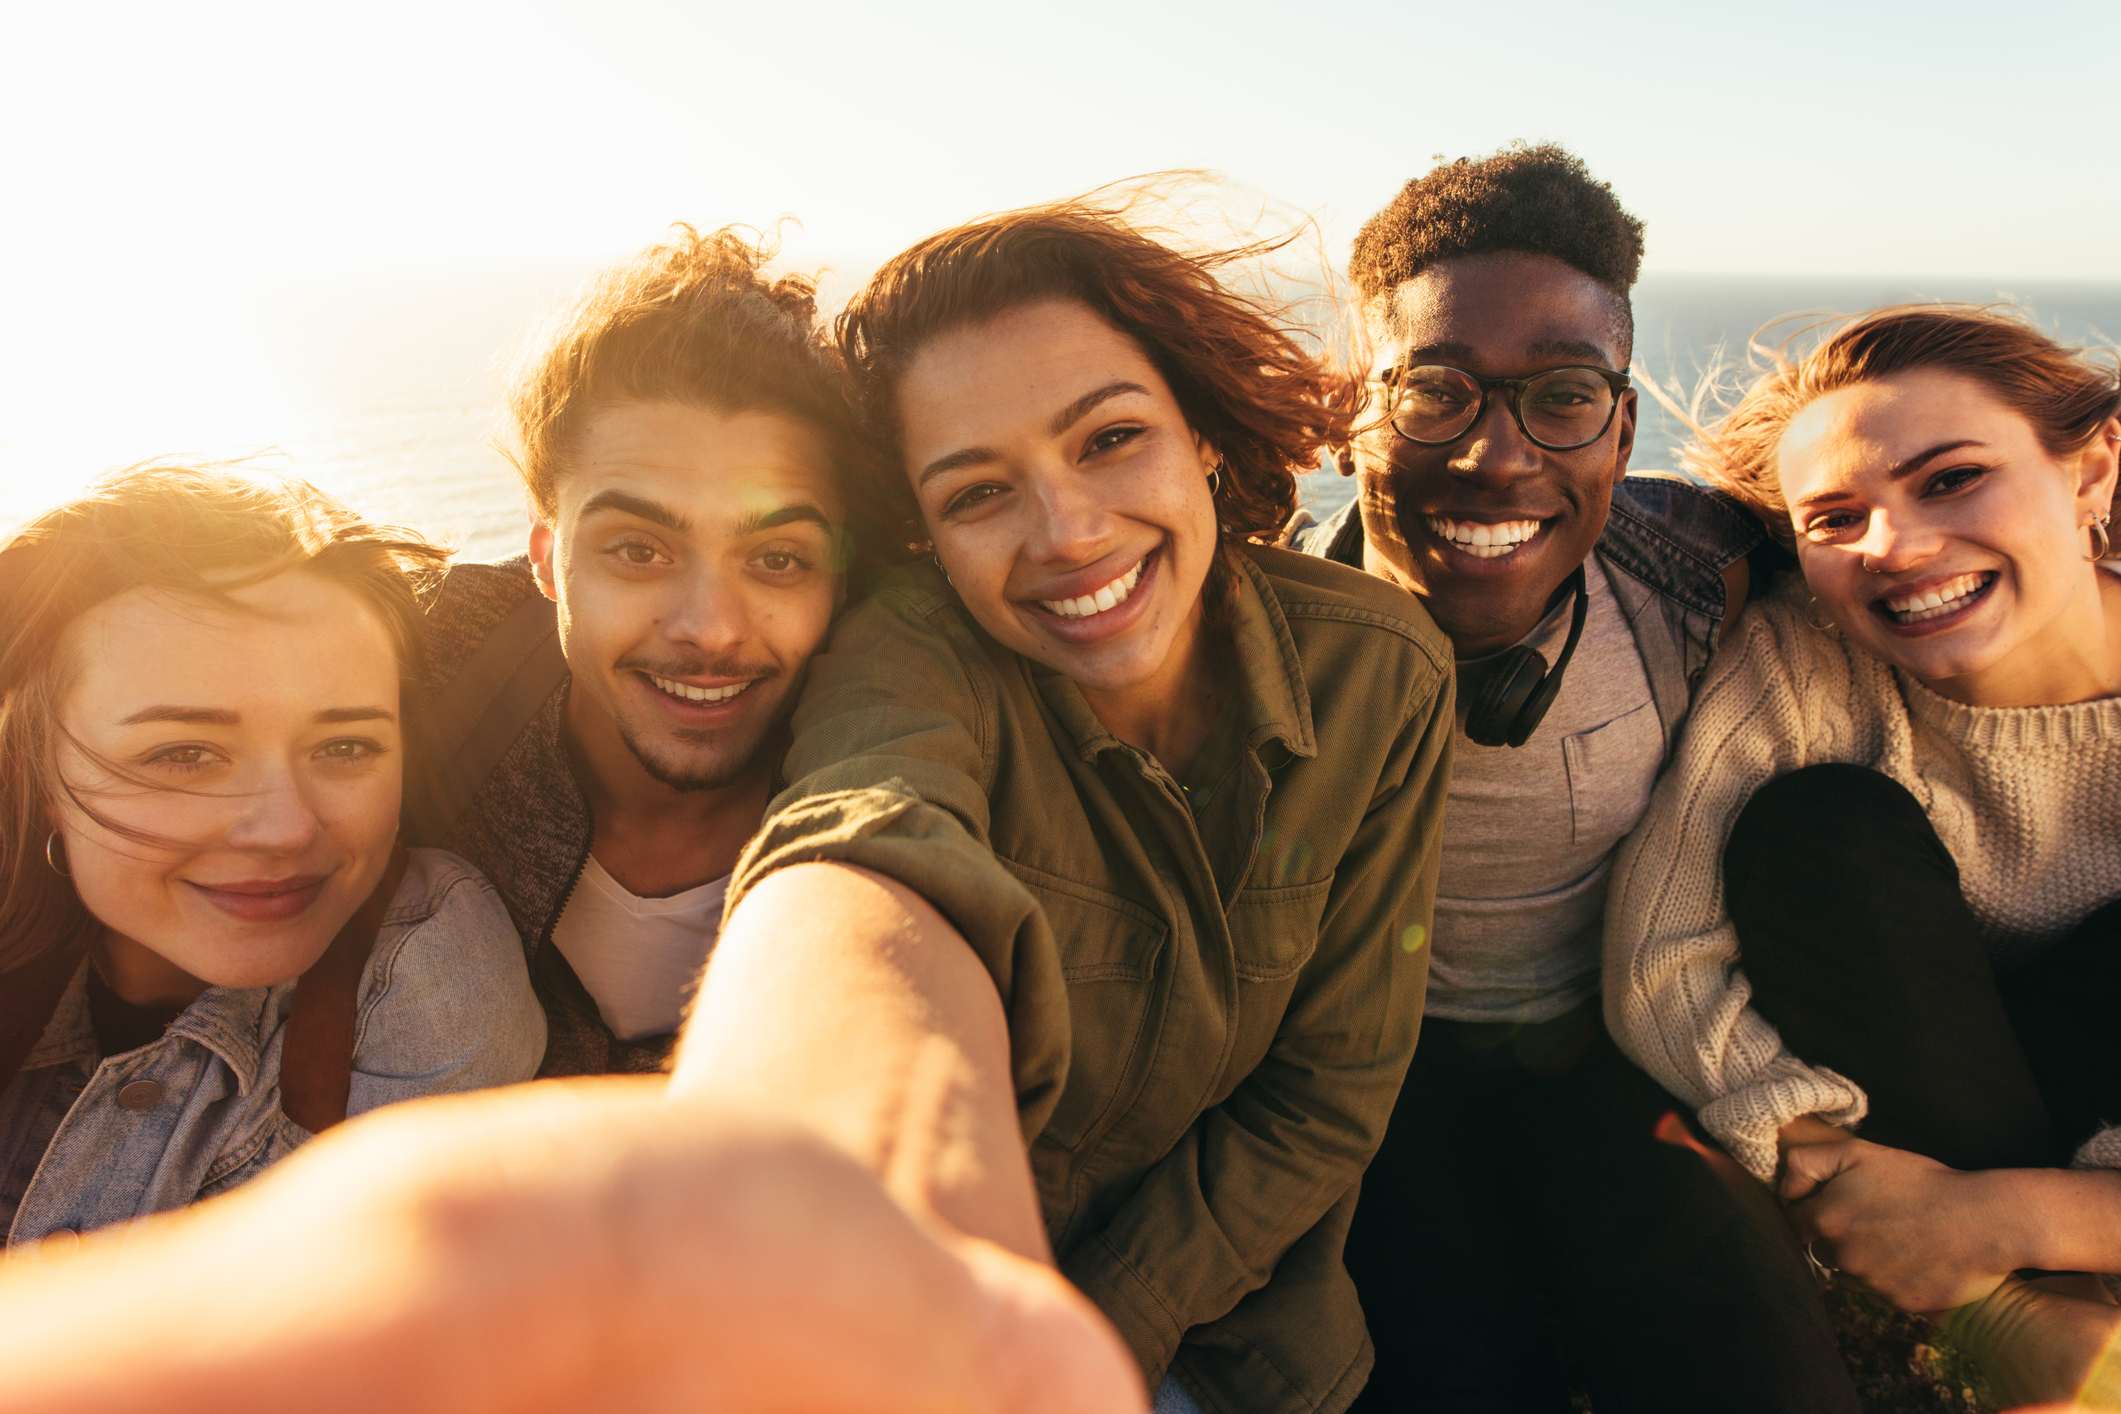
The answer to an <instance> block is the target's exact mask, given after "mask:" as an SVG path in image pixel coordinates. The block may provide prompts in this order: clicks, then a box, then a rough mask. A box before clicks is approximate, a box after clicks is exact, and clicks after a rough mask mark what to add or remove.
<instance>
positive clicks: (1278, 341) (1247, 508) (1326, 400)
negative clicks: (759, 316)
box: [837, 188, 1361, 585]
mask: <svg viewBox="0 0 2121 1414" xmlns="http://www.w3.org/2000/svg"><path fill="white" fill-rule="evenodd" d="M1135 204H1136V203H1135V202H1132V201H1130V200H1128V199H1126V198H1125V197H1124V196H1123V195H1113V194H1112V189H1109V188H1108V189H1103V190H1101V191H1099V192H1092V193H1090V194H1089V195H1088V196H1083V197H1078V198H1075V199H1073V200H1069V201H1057V202H1052V203H1050V204H1048V205H1044V206H1030V207H1025V208H1024V209H1022V210H1020V211H1008V212H1004V213H1002V214H1001V215H998V216H988V217H984V218H982V219H980V220H977V221H973V222H971V223H969V224H967V225H963V226H958V227H955V228H953V229H951V230H947V231H943V232H940V233H938V234H936V235H933V236H930V237H928V238H927V239H926V240H923V241H921V242H920V243H918V244H917V245H915V246H913V247H912V248H911V249H909V250H906V251H904V252H902V253H901V254H899V255H896V256H893V257H892V258H891V259H890V260H889V261H887V262H885V264H884V266H883V268H882V269H880V270H878V271H877V272H876V274H875V275H874V276H873V277H872V278H871V279H870V281H869V284H868V285H867V287H866V288H864V289H863V290H862V291H861V292H860V293H858V294H857V295H855V297H854V298H853V299H852V300H851V301H849V302H848V305H847V308H846V309H845V310H844V311H843V312H842V313H841V314H840V317H839V320H838V325H837V332H838V336H839V346H840V349H841V352H842V354H843V356H844V357H845V359H846V362H847V367H848V370H849V372H850V373H851V374H852V375H853V378H854V383H855V388H856V392H857V395H858V397H859V399H860V402H861V406H862V409H863V412H864V415H865V418H866V420H867V423H868V426H869V428H870V429H871V431H872V433H873V434H874V435H875V436H876V437H877V438H878V439H879V440H880V441H882V442H884V443H886V444H889V445H890V446H891V447H892V448H893V450H894V451H895V450H896V447H897V443H898V440H899V433H900V428H899V423H898V407H897V395H898V380H899V378H900V376H901V375H902V374H903V373H904V372H905V370H906V366H907V364H908V363H909V362H910V361H911V360H912V359H913V357H914V356H915V355H916V354H918V353H919V352H920V351H921V349H922V348H924V347H926V346H927V345H928V344H930V343H932V342H933V341H934V340H936V339H937V338H939V337H941V336H942V335H944V334H948V333H950V332H952V331H954V330H957V329H960V328H963V327H965V326H966V325H970V324H980V323H984V322H986V321H988V320H991V319H994V318H996V317H997V316H999V315H1002V314H1005V313H1007V312H1009V311H1010V310H1012V309H1017V308H1020V307H1022V306H1024V305H1028V304H1037V303H1040V302H1042V301H1047V300H1063V301H1070V302H1073V303H1076V304H1080V305H1084V306H1086V307H1087V308H1089V309H1090V310H1091V311H1092V312H1094V313H1096V314H1097V315H1098V316H1099V317H1100V318H1102V319H1104V320H1105V321H1106V322H1107V323H1108V324H1110V325H1111V326H1112V327H1113V328H1114V329H1117V330H1118V331H1119V332H1120V333H1122V334H1125V335H1126V336H1127V337H1128V338H1130V339H1132V340H1133V341H1134V342H1135V344H1136V345H1137V346H1138V347H1139V348H1140V349H1141V351H1142V352H1143V354H1145V355H1146V356H1147V357H1148V359H1149V361H1150V362H1151V363H1153V364H1154V365H1155V366H1156V369H1157V371H1158V372H1159V373H1161V374H1162V375H1163V377H1164V381H1165V382H1166V383H1168V384H1169V385H1170V387H1171V392H1172V394H1173V396H1175V397H1176V398H1177V400H1178V406H1179V409H1180V411H1182V412H1183V413H1184V414H1185V418H1186V422H1187V424H1188V425H1189V426H1190V427H1191V428H1192V429H1193V431H1195V432H1196V433H1198V434H1200V435H1201V436H1203V437H1205V438H1207V439H1208V441H1210V442H1211V443H1213V444H1214V445H1215V447H1216V448H1217V450H1218V451H1220V453H1221V454H1222V457H1223V462H1224V468H1223V476H1222V484H1221V487H1220V489H1218V490H1217V492H1216V495H1215V517H1216V523H1217V525H1218V527H1219V529H1220V531H1221V534H1222V537H1223V539H1224V541H1225V542H1228V541H1230V540H1233V539H1240V538H1244V537H1248V536H1271V535H1274V534H1275V533H1277V532H1278V531H1280V529H1281V527H1282V526H1283V525H1284V524H1285V523H1286V522H1287V521H1288V519H1289V517H1290V516H1291V515H1293V514H1294V513H1295V511H1296V477H1297V476H1298V475H1299V474H1300V473H1303V472H1306V471H1309V470H1310V469H1311V468H1312V467H1314V466H1316V465H1317V464H1318V453H1319V450H1320V449H1321V448H1322V447H1326V446H1339V445H1341V444H1343V443H1345V442H1346V441H1347V440H1348V437H1349V435H1350V433H1351V431H1352V428H1353V424H1354V420H1355V417H1356V415H1357V413H1358V411H1359V410H1360V406H1361V384H1360V383H1359V382H1358V381H1357V380H1355V379H1352V378H1349V377H1348V376H1346V374H1345V373H1343V372H1341V371H1339V370H1336V369H1334V368H1332V367H1331V366H1330V365H1329V364H1328V363H1327V362H1326V361H1325V360H1324V359H1322V358H1320V357H1319V356H1317V355H1315V354H1313V353H1312V352H1310V351H1309V350H1308V349H1306V348H1305V347H1304V346H1303V344H1302V343H1301V342H1299V340H1298V338H1297V337H1296V335H1295V333H1294V332H1293V331H1291V330H1290V329H1288V328H1285V327H1283V323H1282V320H1281V319H1280V317H1279V316H1278V315H1277V313H1276V311H1275V310H1273V309H1272V308H1270V307H1268V306H1266V305H1264V304H1262V303H1259V302H1256V301H1254V300H1252V299H1249V298H1247V297H1245V296H1243V295H1240V294H1238V293H1236V292H1235V291H1234V290H1232V289H1230V288H1229V287H1228V286H1227V285H1226V284H1225V283H1224V282H1223V280H1222V278H1221V275H1222V272H1224V271H1225V270H1227V269H1228V268H1229V267H1231V266H1233V265H1236V264H1238V263H1239V262H1246V261H1252V260H1256V259H1257V258H1259V257H1261V256H1264V255H1267V254H1270V253H1272V252H1273V251H1276V250H1279V249H1281V248H1283V247H1285V246H1287V245H1288V244H1290V243H1291V242H1292V241H1293V240H1294V239H1295V237H1294V236H1289V237H1285V238H1282V239H1279V240H1269V241H1261V242H1255V243H1252V244H1249V245H1243V246H1238V247H1235V248H1232V249H1225V250H1214V251H1207V252H1197V253H1190V254H1189V253H1184V252H1180V251H1177V250H1173V249H1172V248H1171V247H1169V246H1167V245H1164V244H1163V243H1161V242H1160V241H1157V240H1155V239H1153V238H1152V237H1151V236H1150V235H1148V234H1147V233H1146V232H1145V231H1144V230H1143V229H1141V228H1140V227H1139V226H1137V225H1136V224H1135V223H1134V222H1133V221H1132V220H1131V219H1130V212H1131V209H1132V207H1133V206H1134V205H1135ZM879 480H880V481H881V482H883V483H884V485H882V486H880V487H879V494H878V496H877V501H878V502H879V503H880V504H881V505H882V506H883V507H885V508H886V511H887V514H889V515H890V516H891V518H892V519H891V524H890V525H889V526H888V527H886V529H885V533H886V534H888V535H889V536H890V537H891V539H892V540H893V542H894V544H895V545H902V546H905V547H906V548H907V549H908V550H909V551H912V550H916V549H918V547H919V542H922V541H924V540H925V539H926V538H927V534H926V532H925V530H923V529H922V526H921V517H920V509H919V506H918V504H917V502H916V501H915V500H914V496H913V491H912V488H911V487H910V486H908V485H907V482H906V476H905V472H904V470H903V469H902V468H901V467H899V466H897V465H895V464H894V465H892V466H891V467H889V469H888V470H885V471H880V473H879ZM1214 582H1215V581H1213V580H1212V579H1211V581H1210V583H1211V585H1213V584H1214Z"/></svg>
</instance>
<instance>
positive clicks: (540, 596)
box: [413, 227, 858, 1076]
mask: <svg viewBox="0 0 2121 1414" xmlns="http://www.w3.org/2000/svg"><path fill="white" fill-rule="evenodd" d="M768 255H769V252H768V251H767V250H766V249H764V248H762V247H760V246H759V245H757V244H756V242H755V239H754V238H752V237H750V235H749V234H748V233H745V232H741V231H739V230H736V229H733V228H732V229H727V230H721V231H715V232H711V233H707V234H701V233H699V232H696V231H694V230H692V229H691V228H690V227H680V228H679V229H678V231H677V233H676V236H675V238H674V239H672V240H670V241H668V242H666V243H664V244H662V245H659V246H656V247H654V248H652V249H650V250H648V251H645V252H643V253H642V254H641V255H639V256H637V257H635V258H634V259H632V260H630V261H625V262H622V263H621V264H619V265H616V266H614V267H612V268H611V269H609V270H607V271H605V272H604V273H603V275H602V276H600V277H599V278H598V279H597V280H596V281H595V282H594V283H593V284H592V285H591V286H590V287H589V289H588V290H587V291H586V292H585V293H584V294H583V295H582V296H581V297H580V298H579V299H578V300H577V301H576V302H575V303H574V305H573V306H572V307H571V308H570V309H568V310H567V311H566V312H565V313H564V314H563V315H562V316H561V317H560V318H559V319H558V321H557V322H556V323H555V324H554V325H552V326H551V327H549V328H548V329H546V330H544V331H543V332H542V336H541V341H540V342H539V343H538V344H537V345H536V346H535V347H534V348H532V349H531V350H530V351H529V356H528V358H527V359H526V361H525V364H524V367H523V368H522V370H521V371H520V374H519V376H518V377H517V379H516V380H515V384H514V387H513V388H512V390H511V392H510V395H509V413H510V423H511V427H510V431H511V434H512V442H513V445H512V447H511V448H510V451H511V454H512V457H513V460H514V461H515V464H516V467H517V470H518V472H519V473H520V474H521V476H522V478H523V484H524V490H525V493H526V496H527V499H528V500H529V503H530V507H531V516H532V520H531V526H530V537H529V539H530V544H529V553H528V554H527V555H522V556H517V557H516V558H514V559H511V560H507V561H503V562H501V563H498V564H461V565H458V566H456V567H454V568H453V569H452V570H451V571H450V572H449V576H448V578H447V580H446V581H445V582H444V584H443V587H442V589H441V592H440V593H439V595H438V596H437V597H436V599H435V602H434V603H433V604H432V605H431V606H430V608H429V612H428V633H429V638H430V640H431V642H432V645H433V651H432V653H431V655H430V656H431V659H432V662H433V665H434V668H433V672H432V674H431V681H430V682H429V684H428V686H429V689H430V693H431V701H430V703H429V712H428V714H427V716H428V720H429V723H430V726H431V728H432V730H431V731H430V733H429V736H430V738H431V740H432V742H433V745H432V747H431V748H430V751H429V752H428V756H429V758H430V765H431V767H432V768H433V769H432V771H431V773H430V776H429V779H428V782H427V785H428V789H427V790H426V792H425V793H424V795H423V797H422V798H421V801H420V804H419V806H418V807H417V808H416V809H415V810H414V812H413V828H414V832H415V834H416V835H418V836H420V837H421V838H423V839H425V840H427V841H429V842H432V843H446V844H447V845H448V847H449V848H451V849H453V850H456V851H457V852H458V853H460V854H462V855H463V856H464V857H465V858H467V859H469V860H471V861H472V862H473V863H475V864H477V865H478V866H479V868H480V869H481V870H483V871H484V872H485V873H486V875H487V876H488V877H489V878H491V879H492V880H493V882H494V885H495V886H496V888H498V889H499V891H500V894H501V897H502V898H503V899H504V900H506V902H507V904H508V910H509V912H510V914H511V915H513V917H514V919H515V923H516V927H517V929H518V931H520V932H521V934H522V935H523V944H524V947H525V948H526V950H527V951H528V953H529V962H530V973H531V980H532V982H533V983H534V985H535V986H536V988H537V992H538V996H539V998H540V1000H542V1001H543V1002H544V1004H545V1011H546V1019H547V1023H548V1024H547V1030H548V1034H549V1036H550V1041H549V1044H548V1045H547V1048H546V1053H545V1064H544V1068H543V1069H542V1070H541V1071H540V1074H542V1075H547V1076H551V1075H582V1074H601V1073H610V1072H643V1071H657V1070H661V1069H663V1068H664V1066H665V1063H666V1061H667V1059H668V1056H669V1054H670V1050H671V1047H672V1045H673V1044H674V1043H675V1041H676V1037H677V1030H678V1023H679V1021H680V1020H681V1019H682V1017H683V1015H684V1009H685V1004H686V1000H687V998H688V996H689V994H690V992H691V990H692V986H693V983H694V980H695V979H696V978H697V977H698V976H699V973H700V969H701V967H702V966H703V965H704V964H705V962H706V959H707V955H708V952H709V950H710V949H711V948H712V947H713V946H714V943H715V940H716V937H717V935H718V933H719V931H720V928H721V921H722V902H723V897H722V896H723V891H724V887H725V885H726V884H727V882H728V878H729V873H730V871H731V870H732V869H733V868H734V867H735V865H736V860H737V855H738V853H739V852H740V851H741V850H742V849H743V847H744V843H745V841H747V840H749V839H750V838H751V836H752V834H753V833H754V832H756V831H757V829H758V827H759V822H760V820H761V819H762V818H763V817H764V815H765V811H766V802H767V800H768V799H769V798H770V797H771V796H772V794H773V791H774V787H775V770H776V767H777V766H778V765H779V762H780V757H781V753H782V751H784V750H785V749H786V746H787V730H786V723H787V720H788V716H789V714H790V713H791V712H792V711H793V710H794V708H795V703H796V698H797V695H798V693H799V691H800V689H801V685H802V683H803V680H804V676H805V671H806V668H807V665H808V663H809V661H810V658H811V656H812V654H814V653H815V652H817V651H818V650H819V649H820V648H822V646H823V644H824V640H825V634H826V632H827V630H828V629H829V628H830V627H831V625H832V620H833V615H834V613H835V612H836V611H837V609H838V608H839V605H840V603H841V601H842V600H843V598H844V597H845V574H844V572H843V571H844V565H843V563H842V561H843V559H844V553H843V550H844V545H845V527H846V524H847V495H846V486H845V483H844V480H843V478H844V477H845V474H846V469H847V467H848V465H849V464H850V462H852V461H853V460H854V459H855V458H856V457H857V455H858V453H857V452H856V451H855V450H854V447H855V435H854V432H853V421H852V410H851V408H850V406H849V405H848V403H847V401H846V397H845V393H844V389H843V387H842V383H841V379H840V375H839V370H838V365H837V362H836V360H835V358H834V357H833V355H832V354H831V353H830V352H829V351H828V349H827V346H826V345H825V343H824V342H823V339H822V336H821V331H820V329H819V326H818V321H817V314H816V307H815V297H814V291H813V287H812V285H811V283H810V282H809V281H808V280H807V279H805V278H804V277H801V276H789V277H784V278H781V279H779V280H775V279H773V278H772V277H770V276H768V275H767V274H765V273H764V270H763V266H764V264H765V261H766V259H767V256H768Z"/></svg>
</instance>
